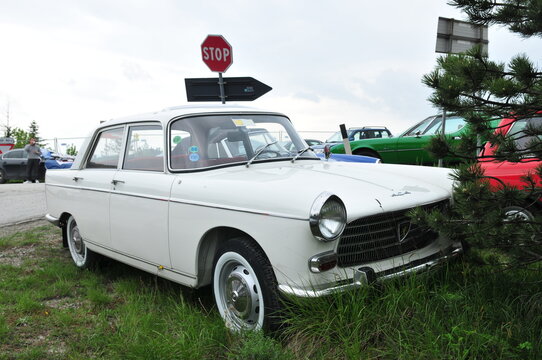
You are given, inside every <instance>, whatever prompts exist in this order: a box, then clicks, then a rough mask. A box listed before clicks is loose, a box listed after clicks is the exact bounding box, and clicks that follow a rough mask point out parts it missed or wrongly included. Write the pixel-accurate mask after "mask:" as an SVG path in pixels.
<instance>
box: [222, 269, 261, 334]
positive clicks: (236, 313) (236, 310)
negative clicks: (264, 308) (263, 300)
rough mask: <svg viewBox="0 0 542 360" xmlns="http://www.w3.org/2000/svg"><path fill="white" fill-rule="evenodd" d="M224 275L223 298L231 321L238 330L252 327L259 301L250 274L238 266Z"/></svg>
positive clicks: (256, 317) (257, 315)
mask: <svg viewBox="0 0 542 360" xmlns="http://www.w3.org/2000/svg"><path fill="white" fill-rule="evenodd" d="M225 273H226V274H227V275H226V276H224V278H223V280H224V282H223V284H224V297H223V298H224V302H225V307H226V309H227V311H228V313H229V317H230V319H231V321H233V322H234V323H235V324H236V327H238V328H247V327H248V328H251V327H254V326H255V325H256V323H257V321H258V317H259V313H260V301H259V297H258V289H257V287H256V283H255V281H254V279H253V277H252V274H251V273H250V272H249V270H248V269H247V268H245V267H244V266H243V265H240V264H236V265H234V266H232V267H231V271H229V272H228V271H225Z"/></svg>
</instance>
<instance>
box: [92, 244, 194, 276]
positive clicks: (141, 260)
mask: <svg viewBox="0 0 542 360" xmlns="http://www.w3.org/2000/svg"><path fill="white" fill-rule="evenodd" d="M85 242H86V243H89V244H92V245H94V246H96V247H99V248H101V249H104V250H107V251H110V252H112V253H115V254H119V255H121V256H124V257H127V258H129V259H132V260H136V261H139V262H142V263H145V264H147V265H151V266H155V267H157V268H158V267H163V270H166V271H169V272H172V273H174V274H178V275H182V276H184V277H187V278H190V279H194V280H196V279H197V276H195V275H191V274H186V273H183V272H181V271H178V270H174V269H172V268H168V267H165V266H164V265H160V264H155V263H152V262H149V261H147V260H144V259H141V258H139V257H136V256H133V255H128V254H125V253H122V252H120V251H117V250H114V249H112V248H110V247H107V246H103V245H101V244H98V243H95V242H94V241H89V240H87V239H85ZM115 260H116V259H115Z"/></svg>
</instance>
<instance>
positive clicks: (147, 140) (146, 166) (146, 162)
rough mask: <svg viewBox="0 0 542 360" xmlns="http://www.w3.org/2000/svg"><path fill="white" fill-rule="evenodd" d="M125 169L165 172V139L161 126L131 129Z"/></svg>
mask: <svg viewBox="0 0 542 360" xmlns="http://www.w3.org/2000/svg"><path fill="white" fill-rule="evenodd" d="M123 169H127V170H144V171H164V137H163V134H162V127H161V126H160V125H141V126H133V127H131V128H130V132H129V133H128V145H127V147H126V156H125V158H124V166H123Z"/></svg>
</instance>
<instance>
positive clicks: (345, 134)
mask: <svg viewBox="0 0 542 360" xmlns="http://www.w3.org/2000/svg"><path fill="white" fill-rule="evenodd" d="M339 128H340V129H341V135H342V138H343V144H344V153H345V154H348V155H352V148H351V147H350V140H349V139H348V132H347V131H346V126H345V125H344V124H341V125H339Z"/></svg>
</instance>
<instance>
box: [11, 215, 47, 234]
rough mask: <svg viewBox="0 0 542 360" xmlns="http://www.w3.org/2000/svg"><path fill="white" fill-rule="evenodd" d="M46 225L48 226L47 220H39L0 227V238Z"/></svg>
mask: <svg viewBox="0 0 542 360" xmlns="http://www.w3.org/2000/svg"><path fill="white" fill-rule="evenodd" d="M47 224H49V222H48V221H47V220H43V219H40V220H31V221H25V222H22V223H18V224H12V225H5V226H0V237H3V236H7V235H10V234H13V233H16V232H20V231H27V230H31V229H33V228H36V227H38V226H44V225H47Z"/></svg>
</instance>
